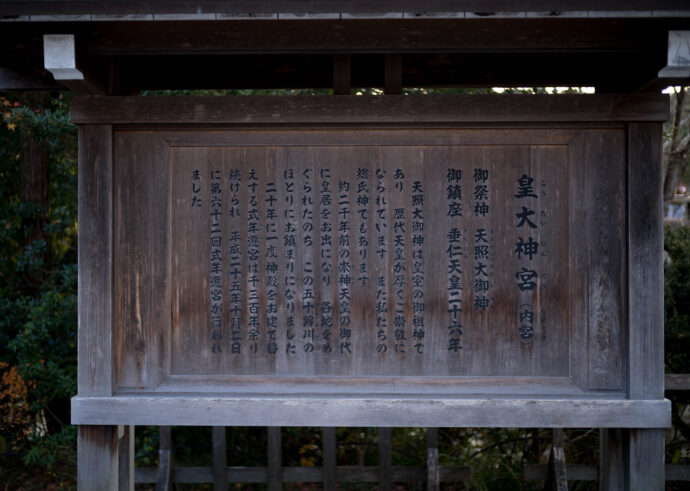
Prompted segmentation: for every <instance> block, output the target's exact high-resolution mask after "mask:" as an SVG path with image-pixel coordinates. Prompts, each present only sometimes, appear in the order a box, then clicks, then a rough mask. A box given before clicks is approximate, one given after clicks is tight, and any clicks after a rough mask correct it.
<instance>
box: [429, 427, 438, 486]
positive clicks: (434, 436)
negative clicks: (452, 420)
mask: <svg viewBox="0 0 690 491" xmlns="http://www.w3.org/2000/svg"><path fill="white" fill-rule="evenodd" d="M440 482H441V472H440V466H439V462H438V428H427V429H426V489H427V491H438V490H439V489H440Z"/></svg>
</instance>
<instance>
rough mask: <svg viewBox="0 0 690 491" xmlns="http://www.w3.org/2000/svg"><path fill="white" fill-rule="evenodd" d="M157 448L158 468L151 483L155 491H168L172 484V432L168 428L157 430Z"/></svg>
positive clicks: (162, 427)
mask: <svg viewBox="0 0 690 491" xmlns="http://www.w3.org/2000/svg"><path fill="white" fill-rule="evenodd" d="M158 434H159V448H158V468H157V469H156V474H155V476H154V480H153V481H148V482H155V483H156V491H169V490H170V489H171V486H170V485H171V483H172V466H173V462H172V457H173V456H172V449H171V443H172V431H171V428H170V426H161V427H159V428H158Z"/></svg>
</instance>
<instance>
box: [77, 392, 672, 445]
mask: <svg viewBox="0 0 690 491" xmlns="http://www.w3.org/2000/svg"><path fill="white" fill-rule="evenodd" d="M72 401H73V402H72V422H73V423H75V422H78V423H79V424H110V423H112V422H117V421H129V422H130V423H131V424H136V425H157V424H165V425H168V424H169V425H189V426H203V425H208V424H209V423H210V422H212V423H213V424H214V425H225V426H233V425H234V426H264V425H265V424H266V422H271V423H272V424H276V425H281V426H333V425H336V424H337V425H338V426H340V425H342V426H357V425H360V426H387V425H390V422H391V418H392V417H393V415H394V416H395V424H396V425H400V426H418V427H434V426H436V427H453V426H456V427H480V426H483V427H489V428H523V427H537V428H539V427H544V428H583V427H602V428H604V427H608V428H621V427H622V428H665V427H668V426H669V425H670V424H671V411H670V407H671V406H670V402H669V401H667V400H647V401H645V400H638V401H631V400H626V399H615V400H612V399H603V400H599V399H587V398H585V397H583V398H580V399H573V398H549V399H535V398H529V397H525V396H524V395H523V396H521V397H513V398H509V397H496V398H486V397H485V398H479V399H477V398H469V397H453V396H442V395H435V396H433V397H419V396H390V395H387V394H385V393H381V394H380V395H378V396H375V395H370V394H367V395H361V396H357V395H349V394H347V395H341V396H339V397H338V396H329V397H324V396H321V395H319V394H317V395H313V396H307V395H305V394H300V395H297V396H293V397H288V396H280V395H274V394H270V396H268V395H266V394H258V395H255V396H232V395H223V396H216V397H213V396H208V397H199V396H191V395H180V396H170V395H157V394H154V395H149V396H142V395H137V396H124V395H122V396H117V397H113V398H81V397H76V398H74V399H73V400H72ZM662 436H663V435H662Z"/></svg>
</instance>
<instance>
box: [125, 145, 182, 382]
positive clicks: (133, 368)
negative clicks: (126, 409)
mask: <svg viewBox="0 0 690 491" xmlns="http://www.w3.org/2000/svg"><path fill="white" fill-rule="evenodd" d="M167 154H168V147H167V144H165V143H164V142H163V141H162V140H161V139H160V138H159V137H158V136H157V135H156V134H155V133H150V132H145V133H135V134H130V135H128V136H127V137H126V138H123V137H116V138H115V155H116V158H115V166H114V183H115V184H114V189H113V192H114V195H113V200H114V216H115V220H114V226H113V229H114V232H113V233H114V247H113V262H114V268H115V271H117V274H116V275H115V277H114V281H113V302H114V305H115V307H114V310H113V323H114V325H115V329H114V330H113V340H114V348H115V352H114V357H115V377H116V381H117V385H118V386H119V387H121V388H139V389H143V388H151V387H153V386H154V385H155V384H156V382H157V380H154V377H155V374H159V373H164V372H165V371H166V369H167V366H166V364H165V360H166V349H165V345H166V342H167V339H168V337H169V334H168V331H169V327H168V326H169V324H170V320H171V319H170V304H169V287H168V277H169V259H168V257H169V246H168V237H169V224H168V222H169V220H168V216H167V209H168V199H169V194H168V188H169V179H168V159H167Z"/></svg>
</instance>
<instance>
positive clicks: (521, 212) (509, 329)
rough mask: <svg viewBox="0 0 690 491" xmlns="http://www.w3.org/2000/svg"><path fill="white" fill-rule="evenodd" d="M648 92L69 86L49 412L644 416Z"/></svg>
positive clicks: (462, 420)
mask: <svg viewBox="0 0 690 491" xmlns="http://www.w3.org/2000/svg"><path fill="white" fill-rule="evenodd" d="M667 114H668V107H667V102H666V100H665V99H664V98H663V97H657V96H651V97H650V96H644V97H639V96H638V97H632V96H628V97H615V96H545V97H532V96H499V97H492V96H487V97H484V96H480V97H462V96H458V97H438V98H437V97H419V98H415V97H402V96H400V97H394V96H392V97H380V98H364V97H362V98H360V97H352V98H350V97H343V98H340V97H332V98H320V97H307V98H277V99H276V98H268V97H267V98H124V97H112V98H79V99H78V100H77V101H76V102H75V107H74V120H75V121H76V122H77V123H78V124H79V125H80V131H81V133H80V145H81V146H80V217H79V220H80V221H79V225H80V354H79V356H80V360H79V361H80V366H79V370H80V371H79V395H78V396H77V397H76V398H75V399H74V402H73V422H74V423H77V424H82V425H84V424H86V425H91V424H96V425H116V424H127V425H132V424H160V425H171V424H172V425H181V424H182V425H183V424H193V425H273V426H276V425H304V426H317V425H324V426H336V425H338V426H340V425H358V426H362V425H370V426H381V425H384V426H413V425H414V426H417V425H418V426H518V427H519V426H554V427H558V426H562V427H568V426H600V427H630V428H632V427H636V428H661V427H665V426H667V425H668V424H669V417H670V415H669V406H668V402H667V401H664V400H663V382H662V376H663V375H662V361H661V355H662V324H661V247H660V240H661V229H660V203H661V201H660V199H661V198H660V184H659V182H660V172H659V163H660V158H659V157H660V128H661V126H660V121H662V120H664V119H665V118H666V117H667Z"/></svg>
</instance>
